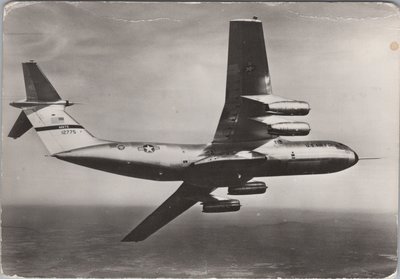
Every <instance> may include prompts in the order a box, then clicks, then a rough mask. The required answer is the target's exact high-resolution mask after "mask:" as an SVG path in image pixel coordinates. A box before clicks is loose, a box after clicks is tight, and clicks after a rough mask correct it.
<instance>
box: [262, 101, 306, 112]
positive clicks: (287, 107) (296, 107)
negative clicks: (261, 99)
mask: <svg viewBox="0 0 400 279" xmlns="http://www.w3.org/2000/svg"><path fill="white" fill-rule="evenodd" d="M265 111H266V112H272V113H276V114H280V115H307V114H308V113H309V112H310V105H309V104H308V103H306V102H302V101H280V102H274V103H270V104H267V105H266V108H265Z"/></svg>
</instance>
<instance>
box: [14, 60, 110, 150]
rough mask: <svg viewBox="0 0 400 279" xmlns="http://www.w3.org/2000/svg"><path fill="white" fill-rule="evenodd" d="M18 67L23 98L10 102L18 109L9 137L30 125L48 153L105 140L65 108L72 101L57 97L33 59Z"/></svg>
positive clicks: (22, 131) (19, 133)
mask: <svg viewBox="0 0 400 279" xmlns="http://www.w3.org/2000/svg"><path fill="white" fill-rule="evenodd" d="M22 69H23V72H24V79H25V89H26V100H23V101H19V102H12V103H10V105H12V106H14V107H17V108H20V109H22V112H21V114H20V115H19V117H18V119H17V121H16V122H15V124H14V126H13V128H12V129H11V131H10V133H9V135H8V136H9V137H12V138H18V137H20V136H22V135H23V134H24V133H25V132H26V131H28V130H29V129H30V128H31V127H32V126H33V127H34V129H35V130H36V132H37V133H38V134H39V137H40V139H41V140H42V142H43V143H44V145H45V146H46V148H47V150H48V151H49V152H50V154H56V153H59V152H63V151H67V150H71V149H76V148H80V147H85V146H90V145H97V144H101V143H104V142H105V141H102V140H99V139H97V138H95V137H94V136H93V135H91V134H90V133H89V132H88V131H87V130H85V128H83V127H82V126H81V125H80V124H79V123H78V122H76V121H75V120H74V119H73V118H72V117H71V116H70V115H69V114H68V113H66V112H65V108H66V107H67V106H70V105H72V104H71V103H69V102H68V101H63V100H61V98H60V96H59V95H58V93H57V91H56V90H55V89H54V87H53V86H52V84H51V83H50V82H49V80H48V79H47V78H46V76H45V75H44V74H43V73H42V71H41V70H40V69H39V67H38V66H37V64H36V63H35V62H33V61H30V62H26V63H22Z"/></svg>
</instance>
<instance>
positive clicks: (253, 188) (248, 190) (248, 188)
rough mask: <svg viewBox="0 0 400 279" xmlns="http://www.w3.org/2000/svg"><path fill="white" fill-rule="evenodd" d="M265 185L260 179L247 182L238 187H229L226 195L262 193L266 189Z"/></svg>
mask: <svg viewBox="0 0 400 279" xmlns="http://www.w3.org/2000/svg"><path fill="white" fill-rule="evenodd" d="M267 188H268V187H267V185H265V183H264V182H261V181H252V182H247V183H246V184H244V185H243V186H240V187H229V188H228V195H255V194H264V193H265V192H266V191H267Z"/></svg>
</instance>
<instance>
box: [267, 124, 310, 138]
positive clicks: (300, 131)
mask: <svg viewBox="0 0 400 279" xmlns="http://www.w3.org/2000/svg"><path fill="white" fill-rule="evenodd" d="M310 130H311V129H310V125H308V123H305V122H280V123H274V124H271V125H270V126H269V129H268V131H269V133H270V134H271V135H278V136H306V135H308V134H309V133H310Z"/></svg>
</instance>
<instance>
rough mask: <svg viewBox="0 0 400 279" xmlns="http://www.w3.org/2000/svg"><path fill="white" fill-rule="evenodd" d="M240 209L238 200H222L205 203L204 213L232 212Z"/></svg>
mask: <svg viewBox="0 0 400 279" xmlns="http://www.w3.org/2000/svg"><path fill="white" fill-rule="evenodd" d="M239 209H240V202H239V201H238V200H222V201H212V202H204V203H203V212H205V213H214V212H231V211H238V210H239Z"/></svg>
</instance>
